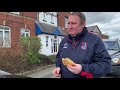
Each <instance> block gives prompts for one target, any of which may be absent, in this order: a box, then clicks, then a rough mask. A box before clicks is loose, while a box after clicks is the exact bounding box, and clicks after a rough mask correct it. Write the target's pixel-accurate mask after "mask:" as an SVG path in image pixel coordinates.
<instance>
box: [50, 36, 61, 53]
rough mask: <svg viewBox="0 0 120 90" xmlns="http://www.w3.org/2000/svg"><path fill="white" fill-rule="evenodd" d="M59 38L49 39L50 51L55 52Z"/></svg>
mask: <svg viewBox="0 0 120 90" xmlns="http://www.w3.org/2000/svg"><path fill="white" fill-rule="evenodd" d="M58 41H59V39H55V38H53V39H51V52H52V53H57V52H58V47H59V42H58Z"/></svg>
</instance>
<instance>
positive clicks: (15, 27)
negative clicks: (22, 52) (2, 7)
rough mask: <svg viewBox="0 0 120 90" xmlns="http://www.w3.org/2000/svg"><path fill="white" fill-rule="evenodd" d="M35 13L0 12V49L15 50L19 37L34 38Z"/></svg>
mask: <svg viewBox="0 0 120 90" xmlns="http://www.w3.org/2000/svg"><path fill="white" fill-rule="evenodd" d="M36 19H37V13H36V12H0V47H3V48H4V47H11V48H17V47H18V44H19V39H20V37H27V36H35V20H36Z"/></svg>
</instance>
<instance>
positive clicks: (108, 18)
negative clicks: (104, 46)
mask: <svg viewBox="0 0 120 90" xmlns="http://www.w3.org/2000/svg"><path fill="white" fill-rule="evenodd" d="M83 13H84V14H85V16H86V19H87V26H91V25H97V26H98V27H99V29H100V31H101V32H102V33H103V34H106V35H109V38H113V39H114V38H119V39H120V12H83Z"/></svg>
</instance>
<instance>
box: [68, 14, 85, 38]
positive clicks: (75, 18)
mask: <svg viewBox="0 0 120 90" xmlns="http://www.w3.org/2000/svg"><path fill="white" fill-rule="evenodd" d="M85 26H86V17H85V15H84V14H83V13H81V12H71V13H70V15H69V17H68V34H70V35H71V36H72V37H75V36H76V35H77V34H79V33H81V32H82V30H83V28H84V27H85Z"/></svg>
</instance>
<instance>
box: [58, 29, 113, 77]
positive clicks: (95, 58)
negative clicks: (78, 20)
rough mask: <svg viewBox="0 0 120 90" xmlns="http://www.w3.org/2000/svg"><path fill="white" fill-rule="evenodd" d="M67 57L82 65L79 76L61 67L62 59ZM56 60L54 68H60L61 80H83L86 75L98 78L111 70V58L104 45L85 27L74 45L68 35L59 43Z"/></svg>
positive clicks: (63, 66)
mask: <svg viewBox="0 0 120 90" xmlns="http://www.w3.org/2000/svg"><path fill="white" fill-rule="evenodd" d="M67 57H68V58H70V59H72V60H73V61H74V62H75V63H77V64H81V65H82V71H81V73H80V74H74V73H72V72H70V71H69V70H68V69H67V67H66V66H65V65H63V63H62V58H67ZM56 58H57V60H56V67H60V68H61V71H60V72H61V78H85V77H87V76H88V75H89V76H91V77H93V78H98V77H101V76H103V75H105V74H107V73H108V72H109V71H110V69H111V58H110V56H109V54H108V52H107V50H106V48H105V46H104V43H103V42H102V40H101V38H100V37H99V36H97V35H95V34H92V33H89V32H88V30H87V28H86V27H85V28H84V30H83V32H82V33H81V34H79V35H77V37H76V43H75V44H74V43H73V41H72V37H71V36H70V35H68V36H66V37H65V38H64V39H63V40H62V41H61V43H60V47H59V51H58V54H57V56H56Z"/></svg>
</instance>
